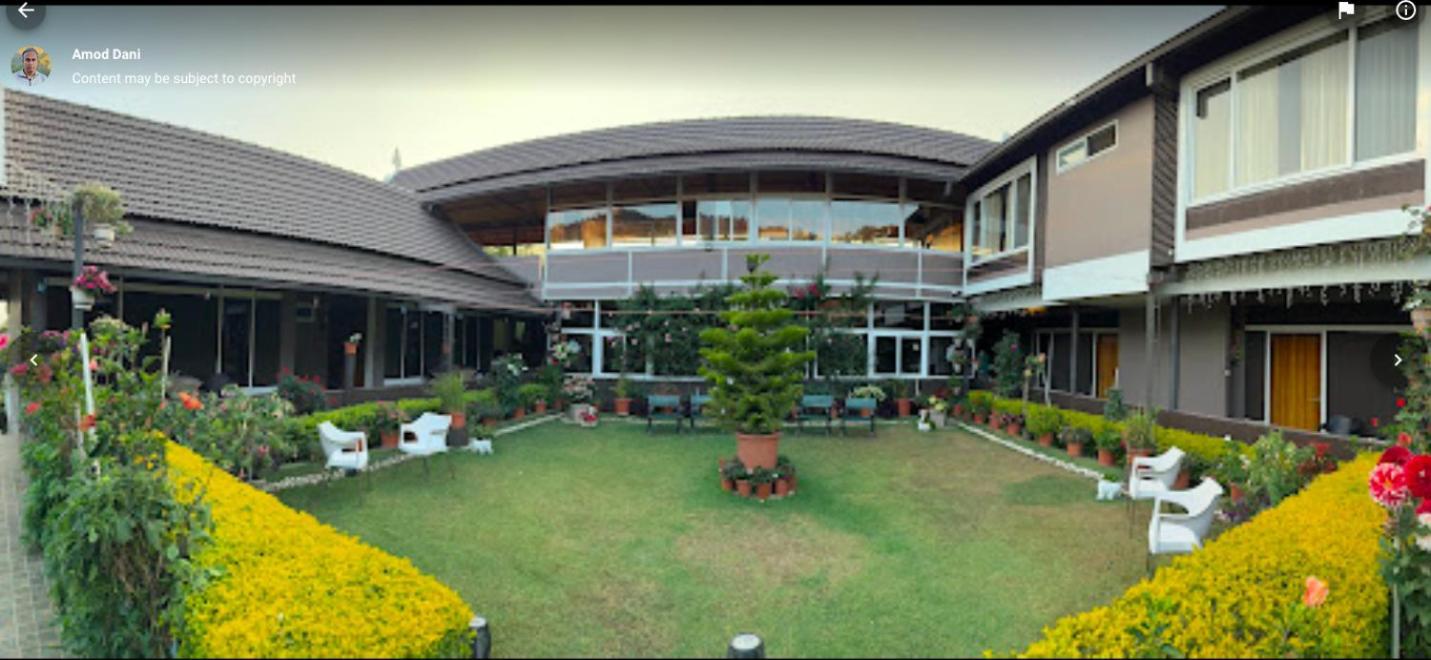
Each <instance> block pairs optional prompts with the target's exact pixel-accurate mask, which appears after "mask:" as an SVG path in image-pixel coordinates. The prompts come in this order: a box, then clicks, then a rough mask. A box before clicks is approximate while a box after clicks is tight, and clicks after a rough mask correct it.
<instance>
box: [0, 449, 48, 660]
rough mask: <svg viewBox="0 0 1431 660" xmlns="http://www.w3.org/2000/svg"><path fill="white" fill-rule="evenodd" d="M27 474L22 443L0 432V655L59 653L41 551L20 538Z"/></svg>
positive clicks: (45, 656)
mask: <svg viewBox="0 0 1431 660" xmlns="http://www.w3.org/2000/svg"><path fill="white" fill-rule="evenodd" d="M24 492H25V473H24V471H23V470H22V469H21V468H20V443H19V441H18V439H17V438H15V437H14V436H10V435H3V434H0V658H53V657H60V656H62V655H63V650H62V647H61V646H60V627H59V622H58V621H56V619H55V614H54V608H53V607H52V606H51V605H50V586H49V582H48V581H47V580H45V573H44V567H43V566H42V560H41V559H40V556H39V554H37V553H34V552H31V551H30V550H29V549H27V548H26V547H25V546H24V545H23V544H22V543H21V542H20V511H21V509H22V507H23V499H24V498H23V496H22V494H23V493H24Z"/></svg>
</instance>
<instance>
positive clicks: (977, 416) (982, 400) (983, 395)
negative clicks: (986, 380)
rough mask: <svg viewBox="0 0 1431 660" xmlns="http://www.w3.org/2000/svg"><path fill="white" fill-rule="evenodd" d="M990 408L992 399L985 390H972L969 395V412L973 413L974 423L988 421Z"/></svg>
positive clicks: (991, 408)
mask: <svg viewBox="0 0 1431 660" xmlns="http://www.w3.org/2000/svg"><path fill="white" fill-rule="evenodd" d="M992 410H993V401H991V400H990V399H989V396H988V393H987V392H974V393H972V394H970V395H969V412H970V413H971V414H973V416H974V423H975V424H984V423H986V422H988V421H989V413H990V411H992Z"/></svg>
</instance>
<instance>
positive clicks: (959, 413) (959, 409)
mask: <svg viewBox="0 0 1431 660" xmlns="http://www.w3.org/2000/svg"><path fill="white" fill-rule="evenodd" d="M964 412H965V410H964V404H962V403H956V404H954V416H955V417H958V418H960V419H963V418H964Z"/></svg>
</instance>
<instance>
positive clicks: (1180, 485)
mask: <svg viewBox="0 0 1431 660" xmlns="http://www.w3.org/2000/svg"><path fill="white" fill-rule="evenodd" d="M1189 481H1192V473H1191V472H1188V471H1187V469H1186V468H1184V469H1182V470H1178V480H1177V481H1174V482H1173V490H1187V488H1188V482H1189Z"/></svg>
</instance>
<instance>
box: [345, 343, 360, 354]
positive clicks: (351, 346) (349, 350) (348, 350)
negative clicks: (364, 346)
mask: <svg viewBox="0 0 1431 660" xmlns="http://www.w3.org/2000/svg"><path fill="white" fill-rule="evenodd" d="M357 354H358V345H357V344H355V343H353V342H350V341H345V342H343V355H357Z"/></svg>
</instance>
